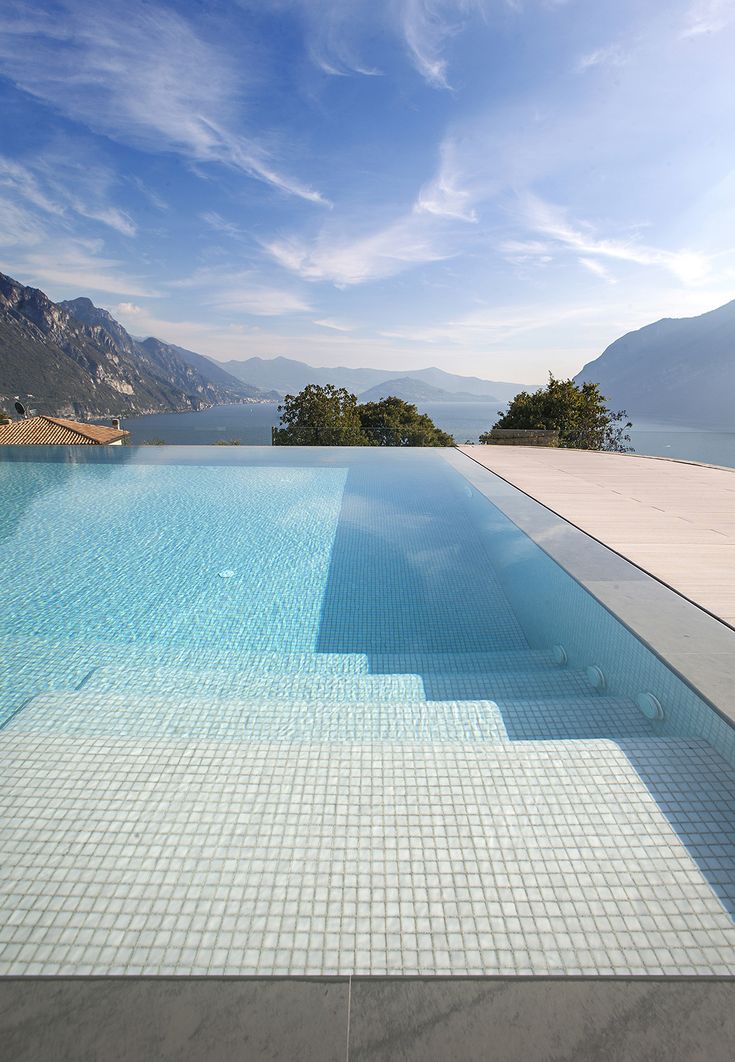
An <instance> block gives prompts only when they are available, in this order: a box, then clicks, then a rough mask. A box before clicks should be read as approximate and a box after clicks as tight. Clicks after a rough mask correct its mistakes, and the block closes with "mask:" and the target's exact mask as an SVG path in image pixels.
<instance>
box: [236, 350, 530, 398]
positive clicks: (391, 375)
mask: <svg viewBox="0 0 735 1062" xmlns="http://www.w3.org/2000/svg"><path fill="white" fill-rule="evenodd" d="M222 364H223V367H224V368H225V369H227V371H228V372H230V373H232V375H233V376H237V377H238V378H239V379H241V380H247V381H248V382H249V383H252V384H254V385H255V386H256V387H261V388H270V389H273V390H274V391H278V392H279V393H280V394H281V395H285V394H296V393H297V392H299V391H301V390H303V388H304V387H306V386H307V384H319V385H320V386H323V385H324V384H328V383H331V384H334V385H335V386H336V387H346V388H347V389H348V390H349V391H353V392H354V393H355V394H357V395H362V394H364V393H365V392H366V391H369V390H370V388H373V387H377V386H380V385H382V384H385V383H387V382H388V381H390V380H405V379H410V380H412V381H416V382H417V384H418V383H423V384H427V385H429V386H430V387H435V388H439V389H441V390H442V391H443V392H445V395H446V397H441V398H434V399H433V401H437V402H438V401H446V402H456V401H460V402H461V401H467V400H469V401H471V400H473V399H474V398H476V399H477V400H480V401H486V402H500V403H501V404H503V403H505V402H508V401H510V399H511V398H513V396H514V395H516V394H518V392H519V391H523V390H534V389H535V387H536V386H538V385H536V384H514V383H508V382H505V381H498V380H482V379H480V378H479V377H477V376H457V375H455V374H454V373H450V372H445V371H444V369H437V368H433V367H432V368H428V369H411V370H410V371H406V370H405V369H402V370H401V369H398V370H387V369H369V368H356V369H352V368H350V367H348V366H344V365H340V366H335V367H334V368H328V367H324V366H322V367H315V366H313V365H308V364H307V363H306V362H304V361H296V360H294V359H293V358H284V357H281V356H279V357H275V358H257V357H255V358H248V360H247V361H227V362H223V363H222ZM457 395H459V396H460V397H457ZM466 395H470V396H471V398H470V399H466V398H465V397H464V396H466ZM399 397H400V396H399Z"/></svg>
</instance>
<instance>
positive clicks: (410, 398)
mask: <svg viewBox="0 0 735 1062" xmlns="http://www.w3.org/2000/svg"><path fill="white" fill-rule="evenodd" d="M390 396H394V397H395V398H402V399H403V400H404V401H405V402H413V403H416V402H480V403H483V404H484V403H486V402H496V403H497V404H498V405H500V399H499V398H496V397H495V396H494V395H491V396H488V397H483V396H480V395H473V394H470V393H469V392H467V391H455V392H452V391H445V390H444V389H443V388H441V387H432V385H431V384H428V383H425V382H424V381H423V380H417V379H416V377H414V376H399V377H397V378H396V379H390V380H384V381H383V382H382V383H379V384H376V385H375V387H370V388H369V389H368V390H367V391H361V392H360V394H359V396H358V397H359V399H360V401H361V402H379V401H380V400H381V399H383V398H388V397H390Z"/></svg>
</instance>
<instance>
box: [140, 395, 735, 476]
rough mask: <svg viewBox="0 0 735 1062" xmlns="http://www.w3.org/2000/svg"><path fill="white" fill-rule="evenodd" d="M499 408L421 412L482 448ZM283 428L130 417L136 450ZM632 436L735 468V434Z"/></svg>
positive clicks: (260, 413)
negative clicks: (156, 442)
mask: <svg viewBox="0 0 735 1062" xmlns="http://www.w3.org/2000/svg"><path fill="white" fill-rule="evenodd" d="M497 407H498V404H497V403H491V404H486V403H484V402H436V403H431V402H429V403H427V404H425V405H422V407H421V411H422V412H425V413H428V414H429V416H430V417H431V418H432V420H433V421H434V423H435V424H436V425H437V426H438V427H440V428H442V429H443V430H444V431H448V432H450V433H451V434H452V435H453V436H454V437H455V439H456V440H457V442H458V443H463V442H468V441H469V442H477V438H478V436H479V435H480V434H481V433H482V432H484V431H487V430H488V428H489V427H491V425H492V424H493V423H494V422H495V420H497V415H498V408H497ZM277 424H278V411H277V407H276V405H275V403H262V404H257V405H245V406H240V405H235V406H214V407H213V408H212V409H205V410H201V411H200V412H198V413H155V414H152V415H151V416H148V417H130V418H128V419H127V420H126V421H125V424H124V427H126V428H127V429H128V431H130V432H132V440H131V441H132V442H133V444H134V445H140V444H141V443H145V442H150V441H151V440H154V439H162V440H163V441H164V442H165V443H169V444H178V445H187V444H188V445H212V444H213V443H216V442H217V441H218V440H221V439H238V440H239V441H240V443H241V444H242V445H243V446H270V441H271V427H272V426H274V425H277ZM630 435H631V442H632V445H633V447H634V449H635V451H636V453H640V454H651V455H654V456H657V457H678V458H683V459H685V460H688V461H704V462H706V463H708V464H713V465H727V466H729V467H732V468H735V430H733V431H702V430H701V429H698V428H690V427H686V426H684V425H678V424H657V423H655V422H653V421H643V420H641V421H637V422H636V423H635V427H634V428H633V429H632V430H631V432H630Z"/></svg>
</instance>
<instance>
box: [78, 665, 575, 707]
mask: <svg viewBox="0 0 735 1062" xmlns="http://www.w3.org/2000/svg"><path fill="white" fill-rule="evenodd" d="M80 688H82V689H84V690H89V691H92V690H95V691H100V692H109V693H117V692H128V691H129V692H136V693H141V694H153V695H155V694H159V693H160V694H163V695H168V696H171V697H178V696H181V695H184V696H186V695H189V694H191V695H202V696H204V695H207V696H215V697H223V696H234V697H240V698H244V699H248V698H257V699H261V698H274V699H276V700H283V699H286V698H292V699H294V700H317V701H321V700H328V701H380V700H386V701H397V700H398V701H400V700H406V701H423V700H435V701H444V700H485V699H488V698H490V699H493V700H495V699H497V698H498V697H500V696H504V697H523V698H533V697H539V698H543V697H549V696H554V695H555V694H557V695H558V694H569V695H572V696H576V695H590V693H591V691H590V687H589V684H588V683H587V680H586V678H585V676H584V674H583V673H582V672H580V671H573V670H570V669H564V670H553V669H548V670H541V669H539V668H536V669H533V670H531V669H521V670H515V671H514V670H511V669H510V668H508V669H506V670H499V671H496V672H494V673H486V672H481V671H473V672H469V673H468V674H464V673H462V672H448V673H436V672H434V673H432V672H427V673H426V674H424V675H420V674H389V673H382V674H371V675H366V674H349V673H344V674H330V673H321V672H314V673H311V672H308V671H304V672H301V673H292V672H283V673H280V672H268V671H258V670H247V671H241V672H238V671H235V670H233V669H232V668H218V669H211V668H210V669H206V670H198V669H196V670H195V669H183V668H177V667H157V668H151V667H145V668H135V669H131V668H129V667H126V666H122V665H105V666H103V667H99V668H96V669H95V670H93V671H92V672H91V673H90V674H89V675H88V676H87V677H86V678H85V680H84V682H83V683H82V684H81V687H80Z"/></svg>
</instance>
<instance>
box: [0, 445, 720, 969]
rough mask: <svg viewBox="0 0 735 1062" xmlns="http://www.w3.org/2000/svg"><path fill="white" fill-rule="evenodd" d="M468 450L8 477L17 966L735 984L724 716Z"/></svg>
mask: <svg viewBox="0 0 735 1062" xmlns="http://www.w3.org/2000/svg"><path fill="white" fill-rule="evenodd" d="M458 460H459V463H458ZM462 460H465V459H464V458H459V459H458V456H457V455H456V454H453V455H449V454H447V453H445V452H444V451H426V450H419V451H412V450H406V451H401V450H399V451H387V452H386V451H373V450H359V449H350V450H340V449H322V450H312V449H295V450H283V449H270V448H253V449H240V450H237V451H234V452H233V451H227V452H223V453H214V454H213V453H212V451H211V450H210V451H205V450H202V451H197V450H195V449H189V448H181V449H180V450H158V448H156V450H155V451H153V450H135V449H131V450H122V449H121V450H119V451H117V452H113V451H106V452H104V453H100V452H99V451H95V452H94V453H81V454H78V455H71V457H70V456H69V455H64V459H60V458H59V456H58V455H57V454H53V453H50V452H48V451H39V452H38V455H35V454H32V455H28V454H20V455H19V456H18V458H16V459H14V460H6V461H3V462H2V463H0V483H2V495H3V499H4V504H3V511H2V513H1V514H0V554H1V556H2V564H1V565H0V601H1V602H2V610H1V611H0V678H1V679H2V701H1V702H0V722H2V721H4V725H3V727H2V729H1V730H0V757H2V760H3V763H4V765H5V766H6V768H7V770H6V771H5V772H4V774H5V779H6V781H5V790H4V801H5V805H4V808H5V814H6V818H5V820H4V826H5V835H4V846H5V847H4V849H3V865H4V866H5V867H6V868H7V871H8V877H7V880H6V885H5V887H4V899H5V903H6V905H7V907H8V909H9V918H8V922H7V927H6V928H5V929H3V930H0V934H2V935H0V972H21V973H46V972H51V973H53V972H118V973H143V972H147V973H166V972H167V973H172V972H173V973H208V972H212V973H214V972H231V973H269V974H272V973H330V972H333V973H337V972H355V973H358V972H363V973H371V972H374V973H377V972H395V973H442V972H443V973H471V972H472V973H523V972H525V973H529V972H530V973H554V972H556V973H559V972H561V973H573V972H577V973H580V972H597V973H600V972H607V973H610V972H639V973H640V972H654V971H655V972H672V973H673V972H676V973H681V972H720V973H722V972H735V959H734V958H733V956H735V950H733V946H734V945H735V927H734V925H733V920H732V917H731V915H732V911H733V909H735V846H734V845H733V841H732V837H733V832H732V827H733V826H735V771H733V767H732V766H731V764H730V762H729V761H728V758H729V748H730V746H729V745H727V741H728V737H727V734H726V733H725V731H727V730H728V728H727V727H726V726H725V724H724V723H721V721H718V725H719V726H720V729H719V730H718V729H717V727H716V726H715V727H714V729H713V724H712V722H711V720H712V717H713V716H714V713H713V712H712V711H711V709H710V708H709V707H708V706H706V705H704V704H703V703H702V702H701V701H700V700H699V698H697V696H696V694H695V693H693V691H691V690H689V689H688V688H687V687H686V686H685V685H684V683H682V682H681V681H680V680H679V679H677V678H676V677H675V676H673V675H672V674H671V673H670V672H669V671H668V670H667V669H666V668H665V667H664V665H663V664H662V663H661V662H660V661H658V660H657V659H656V658H654V657H653V655H652V654H651V653H649V652H648V650H647V649H645V647H643V646H641V645H640V643H638V642H637V641H636V639H635V638H634V637H633V636H632V635H631V634H630V633H629V632H627V631H626V630H624V629H623V628H622V627H621V626H620V625H619V624H616V623H615V621H614V619H613V618H612V617H611V616H610V615H609V613H607V612H606V611H605V610H604V609H602V607H601V606H599V605H598V604H597V603H596V602H595V601H594V599H592V598H591V597H590V596H589V595H588V594H586V592H584V591H583V590H582V589H581V588H580V587H579V586H578V585H577V584H575V583H574V581H573V580H572V579H570V577H569V576H567V575H566V574H565V573H563V572H561V570H560V569H558V568H557V566H556V565H554V564H553V562H551V561H550V560H549V558H547V557H546V556H545V555H544V554H543V553H542V552H541V551H540V550H539V549H538V547H536V546H534V545H533V544H532V543H530V542H529V540H528V539H527V538H526V536H524V535H523V534H522V533H521V532H520V531H519V530H518V529H517V528H516V527H515V526H514V525H512V524H511V522H510V521H509V520H508V519H507V518H506V517H504V516H503V515H502V513H500V511H499V510H498V509H496V508H495V507H494V506H493V505H492V504H491V503H490V502H489V501H488V500H487V498H486V497H484V496H482V495H481V494H480V493H479V492H478V491H477V490H475V489H474V488H473V487H472V486H471V485H470V483H469V482H468V480H467V479H466V478H465V477H464V476H463V475H462V473H461V468H462V465H461V462H462ZM488 475H489V474H488ZM552 584H553V586H554V587H555V589H554V590H553V594H551V597H552V598H553V599H550V591H549V587H551V586H552ZM559 630H564V631H565V636H564V640H565V642H566V643H567V648H568V650H569V661H570V662H569V664H568V665H567V666H565V667H560V666H558V665H557V664H556V663H555V662H554V657H553V654H552V646H553V644H554V642H555V640H556V638H555V633H556V635H557V636H558V631H559ZM590 632H596V633H594V637H595V638H597V642H591V641H590V638H591V637H592V634H591V633H590ZM585 654H586V655H585ZM622 660H624V661H625V667H622V666H618V664H619V662H620V661H622ZM593 663H602V664H603V665H604V668H605V670H606V672H607V674H608V676H609V682H608V685H607V688H606V689H605V690H604V691H602V692H598V691H596V690H594V689H593V688H592V687H591V686H590V682H589V678H588V676H587V673H586V666H587V665H590V664H593ZM618 672H619V673H620V675H621V676H622V674H623V672H625V675H626V676H627V677H626V678H623V677H620V678H618V677H617V676H618ZM643 688H645V689H648V690H652V691H653V692H654V693H655V694H656V696H658V698H659V699H660V700H661V701H662V703H664V705H665V706H666V712H665V717H664V719H663V720H661V721H653V722H652V721H650V720H648V719H647V718H645V716H644V715H643V714H642V712H641V711H640V709H639V708H638V707H637V705H636V702H635V693H636V692H637V691H638V690H640V689H643ZM717 734H722V735H724V736H723V737H722V741H721V742H720V741H719V740H718V739H717ZM713 735H715V736H714V738H713ZM29 895H30V896H33V897H34V900H33V902H28V899H27V898H28V896H29ZM18 912H21V913H20V914H19V913H18ZM3 946H4V947H3Z"/></svg>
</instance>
